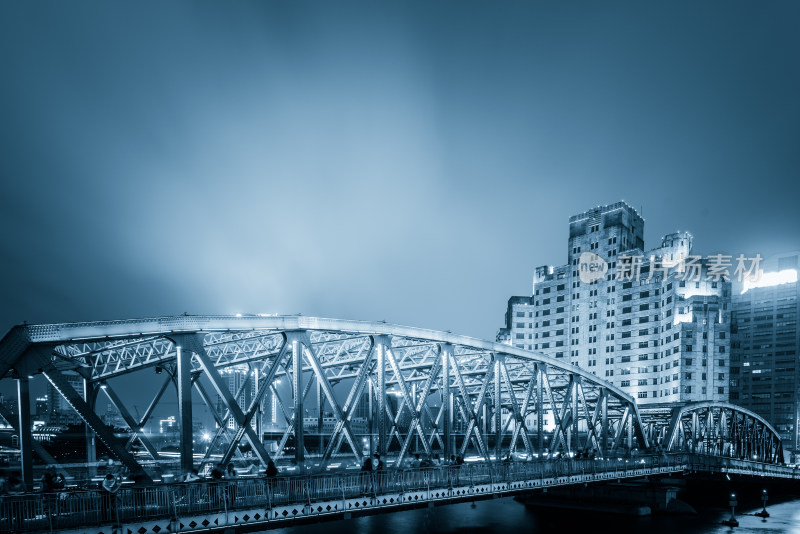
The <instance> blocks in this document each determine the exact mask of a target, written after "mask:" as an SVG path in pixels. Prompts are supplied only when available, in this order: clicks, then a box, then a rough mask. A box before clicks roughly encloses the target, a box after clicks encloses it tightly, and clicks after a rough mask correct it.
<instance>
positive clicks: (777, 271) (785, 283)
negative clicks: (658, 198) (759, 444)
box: [730, 252, 800, 451]
mask: <svg viewBox="0 0 800 534" xmlns="http://www.w3.org/2000/svg"><path fill="white" fill-rule="evenodd" d="M798 263H800V252H793V253H789V254H782V255H778V256H775V257H772V258H769V259H767V260H766V261H765V262H764V264H763V273H762V275H761V277H760V278H759V279H758V280H757V281H755V282H753V283H748V282H745V283H744V284H743V286H742V287H741V288H739V290H738V291H736V292H735V294H734V296H733V311H732V313H731V334H732V341H731V383H730V385H731V402H733V403H735V404H738V405H740V406H743V407H745V408H748V409H750V410H752V411H754V412H756V413H757V414H759V415H761V416H762V417H764V418H765V419H766V420H767V421H769V422H770V424H772V425H773V426H774V427H775V430H777V431H778V433H779V434H780V435H781V439H782V440H783V444H784V449H785V450H792V451H796V450H797V444H798V442H800V440H799V439H798V432H799V430H798V429H799V428H800V424H799V423H800V421H799V420H798V419H800V410H798V405H797V404H798V402H800V397H798V387H800V374H798V368H797V367H798V365H797V363H798V359H797V357H798V347H800V329H798V323H797V318H798V315H799V314H800V284H798V281H797V270H798V266H799V265H798Z"/></svg>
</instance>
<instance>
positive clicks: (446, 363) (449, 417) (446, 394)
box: [442, 345, 454, 461]
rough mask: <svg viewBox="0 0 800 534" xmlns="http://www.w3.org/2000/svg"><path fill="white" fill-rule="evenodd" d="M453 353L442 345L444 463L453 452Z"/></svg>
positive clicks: (451, 347)
mask: <svg viewBox="0 0 800 534" xmlns="http://www.w3.org/2000/svg"><path fill="white" fill-rule="evenodd" d="M452 353H453V346H452V345H442V406H443V407H444V412H443V414H442V415H443V416H444V420H443V422H442V432H443V434H444V461H448V460H449V459H450V456H451V455H452V454H453V452H454V446H453V399H452V396H451V394H450V356H451V354H452Z"/></svg>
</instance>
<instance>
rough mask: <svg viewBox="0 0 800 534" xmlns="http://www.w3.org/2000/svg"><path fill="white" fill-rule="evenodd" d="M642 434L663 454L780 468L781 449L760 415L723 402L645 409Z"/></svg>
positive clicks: (769, 427)
mask: <svg viewBox="0 0 800 534" xmlns="http://www.w3.org/2000/svg"><path fill="white" fill-rule="evenodd" d="M642 420H643V426H644V429H645V433H646V434H647V435H648V438H649V439H650V441H651V442H652V443H654V444H656V445H660V446H661V447H662V448H663V449H664V450H665V451H666V452H691V453H696V454H709V455H713V456H722V457H728V458H738V459H745V460H754V461H758V462H764V463H772V464H782V463H783V446H782V443H781V438H780V436H779V435H778V433H777V432H776V431H775V429H774V428H773V427H772V426H771V425H770V424H769V423H768V422H767V421H766V420H764V418H763V417H761V416H760V415H758V414H756V413H754V412H751V411H750V410H747V409H745V408H742V407H740V406H736V405H733V404H728V403H722V402H696V403H691V404H686V405H683V406H675V407H672V408H666V407H665V408H647V409H645V411H644V412H643V413H642Z"/></svg>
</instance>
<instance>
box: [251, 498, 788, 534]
mask: <svg viewBox="0 0 800 534" xmlns="http://www.w3.org/2000/svg"><path fill="white" fill-rule="evenodd" d="M767 509H768V511H769V513H770V514H771V515H770V517H769V518H767V519H765V520H764V519H762V518H760V517H756V516H754V515H752V514H753V513H754V512H757V511H759V510H760V508H755V509H745V510H742V513H739V510H737V514H736V518H737V519H738V520H739V527H737V528H734V529H732V528H729V527H726V526H723V525H721V524H720V522H721V521H722V520H723V519H727V518H728V517H730V510H727V511H726V510H722V509H711V510H708V509H707V510H701V511H700V512H699V513H698V515H694V516H663V515H656V516H650V517H645V518H629V517H624V516H616V515H609V514H592V513H584V512H580V511H574V510H560V511H542V510H539V509H536V510H534V509H532V508H527V507H526V506H524V505H523V504H521V503H519V502H517V501H515V500H514V499H513V498H503V499H494V500H488V501H478V502H476V503H475V505H474V507H473V505H472V504H471V503H461V504H451V505H447V506H438V507H436V508H420V509H416V510H407V511H403V512H393V513H388V514H379V515H373V516H365V517H357V518H353V519H348V520H341V521H329V522H324V523H317V524H313V525H298V526H293V527H288V528H282V529H276V530H271V531H267V532H271V533H273V534H415V533H422V532H442V533H452V534H472V533H476V534H477V533H495V532H496V533H502V534H518V533H519V534H522V533H525V534H529V533H550V532H553V533H556V532H557V533H558V534H565V533H569V532H586V533H595V534H599V533H604V532H620V533H627V532H634V533H639V532H642V533H645V534H711V533H726V534H733V533H739V534H740V533H750V532H758V533H761V534H767V533H773V532H774V533H777V532H787V533H798V534H800V501H788V502H783V503H776V504H773V505H770V506H768V507H767Z"/></svg>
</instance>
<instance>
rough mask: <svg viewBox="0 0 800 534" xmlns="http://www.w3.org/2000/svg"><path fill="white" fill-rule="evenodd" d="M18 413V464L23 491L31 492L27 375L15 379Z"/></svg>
mask: <svg viewBox="0 0 800 534" xmlns="http://www.w3.org/2000/svg"><path fill="white" fill-rule="evenodd" d="M17 407H18V411H19V453H20V454H19V463H20V466H21V467H22V483H23V484H24V485H25V491H33V433H32V431H31V392H30V384H29V382H28V375H27V374H22V373H21V374H20V377H19V378H17Z"/></svg>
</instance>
